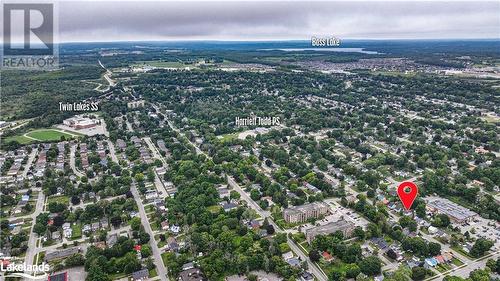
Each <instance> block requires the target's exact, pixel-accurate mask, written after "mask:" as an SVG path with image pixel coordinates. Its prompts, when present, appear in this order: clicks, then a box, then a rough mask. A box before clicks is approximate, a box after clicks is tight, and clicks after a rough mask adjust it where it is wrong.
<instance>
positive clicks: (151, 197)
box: [144, 190, 158, 200]
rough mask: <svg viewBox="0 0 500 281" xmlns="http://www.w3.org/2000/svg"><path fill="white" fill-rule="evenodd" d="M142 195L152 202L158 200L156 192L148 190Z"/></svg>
mask: <svg viewBox="0 0 500 281" xmlns="http://www.w3.org/2000/svg"><path fill="white" fill-rule="evenodd" d="M144 195H145V197H146V200H154V199H156V198H158V192H157V191H156V190H148V191H146V194H144Z"/></svg>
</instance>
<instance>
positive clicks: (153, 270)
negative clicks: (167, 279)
mask: <svg viewBox="0 0 500 281" xmlns="http://www.w3.org/2000/svg"><path fill="white" fill-rule="evenodd" d="M156 276H158V272H156V268H153V269H151V270H150V271H149V278H153V277H156Z"/></svg>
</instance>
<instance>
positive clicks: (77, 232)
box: [71, 223, 82, 240]
mask: <svg viewBox="0 0 500 281" xmlns="http://www.w3.org/2000/svg"><path fill="white" fill-rule="evenodd" d="M71 230H72V231H73V232H72V233H71V240H73V239H78V238H81V237H82V226H81V225H79V224H76V223H75V224H73V225H72V226H71Z"/></svg>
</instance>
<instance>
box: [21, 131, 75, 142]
mask: <svg viewBox="0 0 500 281" xmlns="http://www.w3.org/2000/svg"><path fill="white" fill-rule="evenodd" d="M25 136H26V137H28V138H34V139H36V140H39V141H55V140H60V139H61V137H62V136H64V137H65V138H71V137H72V135H70V134H67V133H64V132H62V131H59V130H54V129H42V130H35V131H31V132H29V133H27V134H26V135H25Z"/></svg>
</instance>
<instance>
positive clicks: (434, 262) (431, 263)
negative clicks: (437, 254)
mask: <svg viewBox="0 0 500 281" xmlns="http://www.w3.org/2000/svg"><path fill="white" fill-rule="evenodd" d="M437 264H438V262H437V260H436V259H435V258H427V259H425V260H424V267H425V268H431V267H435V266H436V265H437Z"/></svg>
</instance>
